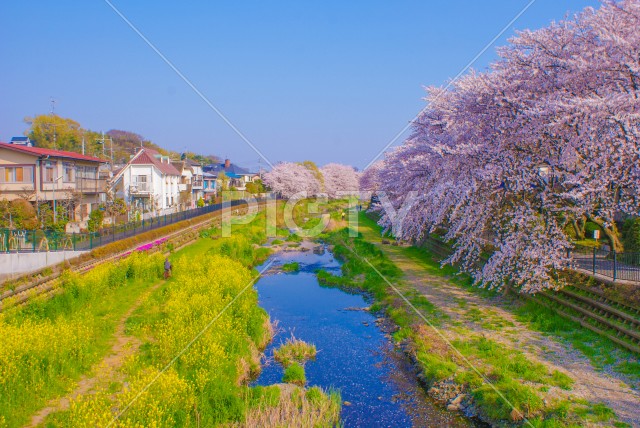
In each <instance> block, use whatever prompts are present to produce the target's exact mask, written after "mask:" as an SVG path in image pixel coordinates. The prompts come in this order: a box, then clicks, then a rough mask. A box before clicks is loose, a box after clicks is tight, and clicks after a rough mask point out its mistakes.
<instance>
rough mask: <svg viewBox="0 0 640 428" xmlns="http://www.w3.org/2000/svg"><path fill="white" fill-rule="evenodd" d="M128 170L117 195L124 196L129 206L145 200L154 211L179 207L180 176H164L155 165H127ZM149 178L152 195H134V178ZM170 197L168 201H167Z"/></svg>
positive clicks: (119, 184)
mask: <svg viewBox="0 0 640 428" xmlns="http://www.w3.org/2000/svg"><path fill="white" fill-rule="evenodd" d="M125 168H126V170H125V171H124V172H123V174H122V178H121V180H120V182H119V183H118V186H117V188H116V194H117V195H118V196H122V197H123V198H124V200H125V201H126V203H127V204H128V205H131V204H132V203H133V200H134V199H136V200H143V201H144V202H146V203H148V204H151V203H152V204H153V206H152V211H154V212H155V211H158V210H165V209H167V208H171V207H174V206H176V205H178V202H179V194H180V192H179V191H178V183H179V181H180V176H177V175H164V174H162V172H161V171H160V170H158V169H157V168H156V167H155V166H153V165H136V164H132V165H127V166H125ZM137 175H144V176H147V177H148V179H147V182H148V183H150V193H148V194H144V196H143V195H142V194H132V193H131V187H130V186H131V185H132V184H133V183H134V176H137ZM167 197H168V201H167Z"/></svg>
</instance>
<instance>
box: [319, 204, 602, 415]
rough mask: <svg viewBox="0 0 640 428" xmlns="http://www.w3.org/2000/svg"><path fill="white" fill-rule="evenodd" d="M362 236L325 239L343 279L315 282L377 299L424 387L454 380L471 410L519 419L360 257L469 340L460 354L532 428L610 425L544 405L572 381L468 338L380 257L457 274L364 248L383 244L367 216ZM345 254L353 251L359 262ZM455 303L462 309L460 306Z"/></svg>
mask: <svg viewBox="0 0 640 428" xmlns="http://www.w3.org/2000/svg"><path fill="white" fill-rule="evenodd" d="M359 232H360V233H361V234H362V235H361V236H362V238H363V239H349V238H348V237H347V233H346V231H344V230H343V231H338V232H334V233H332V234H330V235H329V236H328V237H327V239H328V241H329V242H331V243H333V244H334V245H335V252H336V255H337V256H338V257H341V258H342V259H343V260H344V261H345V264H344V267H343V271H344V274H345V276H344V277H343V278H337V277H332V276H331V275H329V274H327V273H322V272H321V273H320V274H319V279H320V280H321V281H322V282H324V283H325V284H330V285H339V286H343V287H356V288H361V289H364V290H366V291H368V292H371V293H372V294H373V296H374V297H375V299H376V305H375V308H383V309H384V310H385V311H386V312H387V314H388V315H389V316H390V317H391V318H392V319H393V320H394V321H395V323H396V324H397V325H398V326H399V327H400V329H399V330H398V331H397V332H396V333H395V335H394V337H395V339H396V340H398V341H403V340H405V341H408V343H409V344H410V346H411V348H412V349H413V351H412V352H413V353H414V354H415V355H416V357H417V360H418V361H419V364H420V365H421V368H422V371H423V374H424V376H425V377H426V378H427V380H428V381H429V382H432V383H433V382H438V381H443V380H446V379H451V380H454V381H455V382H457V383H459V384H463V385H465V386H466V387H467V388H468V390H469V391H470V393H471V394H472V395H473V397H474V401H475V403H476V405H477V406H479V407H480V409H481V411H482V412H483V413H484V414H485V416H486V417H488V418H489V419H492V420H494V421H498V420H502V421H508V420H517V419H519V418H520V417H521V415H518V412H514V413H512V410H511V407H510V406H508V405H506V404H505V403H504V401H503V400H502V399H501V398H500V397H499V396H497V394H496V393H495V392H494V391H493V390H492V389H491V388H489V387H488V386H487V385H486V384H484V382H483V381H482V380H481V378H480V377H478V376H477V374H475V373H474V372H473V371H471V370H469V369H468V367H467V365H466V364H465V363H464V362H463V361H462V360H461V359H460V357H459V356H458V355H457V354H456V353H455V352H452V350H451V349H450V348H448V347H447V346H446V344H444V342H443V341H442V340H441V339H440V338H439V337H438V336H437V335H435V334H434V333H433V331H432V330H431V329H429V328H426V327H425V326H424V323H423V322H422V321H421V320H420V319H419V318H417V317H416V315H415V313H413V311H412V310H411V309H409V307H408V306H407V305H406V304H404V302H402V301H401V300H400V298H399V297H398V296H397V295H395V294H394V293H393V291H391V290H390V289H389V288H390V287H388V285H387V284H386V283H385V282H384V281H382V280H381V278H380V277H379V276H378V274H377V273H376V272H375V270H374V269H373V268H371V267H370V266H368V264H367V263H366V262H364V261H363V259H364V258H366V259H367V260H369V262H370V263H371V264H373V266H375V268H376V269H377V270H378V271H380V272H381V273H382V274H383V275H384V276H386V277H387V278H388V279H389V280H390V282H392V283H393V284H394V285H397V287H398V288H399V289H400V290H401V292H402V293H403V294H404V295H405V296H407V298H408V299H409V300H410V301H411V303H412V304H413V305H414V306H415V307H417V308H418V309H419V310H420V311H421V312H422V313H423V314H424V315H425V316H426V317H427V319H429V321H430V322H431V323H432V324H433V325H435V326H438V327H440V328H444V329H448V328H451V329H452V330H453V329H455V331H456V332H457V333H458V334H459V335H461V336H462V337H466V338H465V340H459V341H458V342H456V343H455V345H456V346H457V348H458V349H459V350H460V351H461V352H462V354H463V355H465V357H467V358H469V359H470V360H472V361H473V362H474V364H475V365H476V366H477V367H478V368H479V369H480V371H481V372H482V374H483V375H484V376H486V377H488V378H490V379H492V382H493V383H494V385H495V386H496V387H497V388H498V390H500V392H501V393H502V394H504V395H505V396H506V397H507V398H508V399H509V401H510V402H511V403H513V404H514V405H515V407H516V408H517V409H518V411H519V412H521V413H522V414H524V415H525V416H526V417H528V418H529V419H530V420H531V421H532V422H533V423H534V424H535V425H537V426H567V425H573V424H575V423H578V424H579V423H583V422H584V421H592V422H595V421H607V420H610V419H611V418H612V416H613V415H612V412H611V411H610V410H609V409H607V408H606V406H600V405H598V406H592V405H589V403H585V402H582V401H580V400H573V401H567V400H560V401H556V402H554V403H552V404H547V405H545V404H544V402H543V398H544V392H546V391H547V390H548V389H549V388H550V387H556V388H560V389H570V388H571V384H572V380H571V379H569V378H568V377H567V376H565V375H563V374H561V373H559V372H549V371H548V370H547V369H546V368H545V367H544V366H542V365H541V364H538V363H535V362H532V361H529V360H528V359H527V358H526V356H525V355H524V354H522V353H521V352H519V351H518V350H516V349H513V348H508V347H505V346H504V345H502V344H498V343H496V342H494V341H491V340H488V339H485V338H483V337H478V336H477V335H474V334H471V332H469V331H465V330H464V328H463V327H461V326H460V325H453V324H452V323H451V322H450V320H448V319H447V317H446V316H443V314H442V313H441V312H440V311H439V310H438V308H437V307H435V306H434V305H433V304H431V303H430V302H429V301H427V299H425V298H424V297H423V296H420V295H418V293H416V292H415V290H413V289H412V287H411V286H409V285H407V284H406V283H404V282H403V281H402V272H400V271H399V270H398V269H397V267H395V265H394V264H393V263H392V262H391V261H390V260H389V259H388V257H387V255H386V254H385V252H387V251H397V252H399V253H400V254H402V255H403V256H404V257H407V258H410V259H411V260H413V261H414V262H415V263H416V264H417V265H419V267H420V268H421V269H424V270H425V271H427V272H429V273H430V274H432V275H438V276H445V277H451V275H452V274H454V273H455V270H454V269H452V268H450V267H446V268H444V269H441V268H440V266H439V265H438V264H437V263H435V262H434V261H433V259H432V258H431V257H430V255H428V254H426V253H425V252H424V251H423V250H418V249H415V248H407V247H393V246H385V247H383V249H384V251H381V250H380V249H378V248H376V247H375V246H373V245H370V244H368V242H380V228H379V227H378V226H377V225H376V224H375V222H374V221H372V220H371V219H369V218H368V217H366V216H365V215H361V216H360V225H359ZM347 247H351V249H352V250H353V251H355V253H357V254H358V256H356V255H354V253H353V252H351V251H349V250H348V249H347ZM454 281H455V282H456V283H458V284H459V285H461V286H466V287H468V286H469V281H468V279H465V278H464V277H461V276H457V277H455V279H454ZM480 292H481V293H482V291H480ZM485 293H486V292H485ZM460 304H461V305H464V304H465V302H460Z"/></svg>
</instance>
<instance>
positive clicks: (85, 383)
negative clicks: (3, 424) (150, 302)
mask: <svg viewBox="0 0 640 428" xmlns="http://www.w3.org/2000/svg"><path fill="white" fill-rule="evenodd" d="M161 284H163V282H159V283H157V284H155V285H153V286H152V287H151V288H149V289H148V290H147V291H145V292H144V293H143V294H142V295H141V296H140V297H139V298H138V300H136V301H135V303H134V304H133V305H132V306H131V307H130V308H129V310H127V312H126V313H125V314H124V315H123V316H122V318H120V320H119V321H118V324H117V326H116V330H115V333H114V339H115V342H114V344H113V346H112V347H111V351H110V353H109V355H107V356H106V357H105V358H103V359H102V360H101V361H100V362H99V363H98V364H96V365H95V366H94V367H93V368H92V369H91V372H90V376H83V377H82V378H81V379H80V380H79V381H78V385H77V386H76V389H74V390H73V392H71V393H69V394H68V395H66V396H64V397H62V398H58V399H54V400H51V401H49V403H48V405H47V407H45V408H43V409H42V410H40V411H39V412H38V413H36V414H35V415H34V416H33V417H32V418H31V422H30V423H29V424H28V425H26V427H36V426H39V425H41V424H42V423H43V422H44V421H45V419H46V418H47V416H49V415H50V414H51V413H54V412H58V411H62V410H67V409H69V405H70V404H71V400H73V399H75V398H77V397H79V396H81V395H84V394H88V393H91V392H92V391H95V387H96V386H97V385H99V384H104V383H106V382H109V381H112V380H114V379H115V377H116V371H117V370H118V369H119V368H120V367H121V366H122V364H123V363H124V361H125V359H126V358H127V357H128V356H130V355H132V354H133V353H135V352H136V351H137V350H138V348H139V347H140V345H141V342H140V340H139V339H138V338H136V337H133V336H127V335H126V334H125V328H126V321H127V319H128V318H129V317H130V316H131V315H132V314H133V312H134V311H135V310H136V309H138V308H139V307H140V305H142V303H144V301H145V300H146V299H147V298H148V297H149V295H151V293H152V292H153V291H155V290H156V289H157V288H158V287H159V286H160V285H161Z"/></svg>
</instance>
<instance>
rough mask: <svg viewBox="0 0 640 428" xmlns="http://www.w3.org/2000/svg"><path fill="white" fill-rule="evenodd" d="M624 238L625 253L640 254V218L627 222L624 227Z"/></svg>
mask: <svg viewBox="0 0 640 428" xmlns="http://www.w3.org/2000/svg"><path fill="white" fill-rule="evenodd" d="M622 238H623V242H624V250H625V251H629V252H632V253H637V252H640V217H638V218H630V219H627V220H625V222H624V224H623V226H622Z"/></svg>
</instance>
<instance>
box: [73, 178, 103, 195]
mask: <svg viewBox="0 0 640 428" xmlns="http://www.w3.org/2000/svg"><path fill="white" fill-rule="evenodd" d="M106 188H107V180H105V179H103V178H78V179H76V190H77V191H79V192H86V193H102V192H105V191H106Z"/></svg>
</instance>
